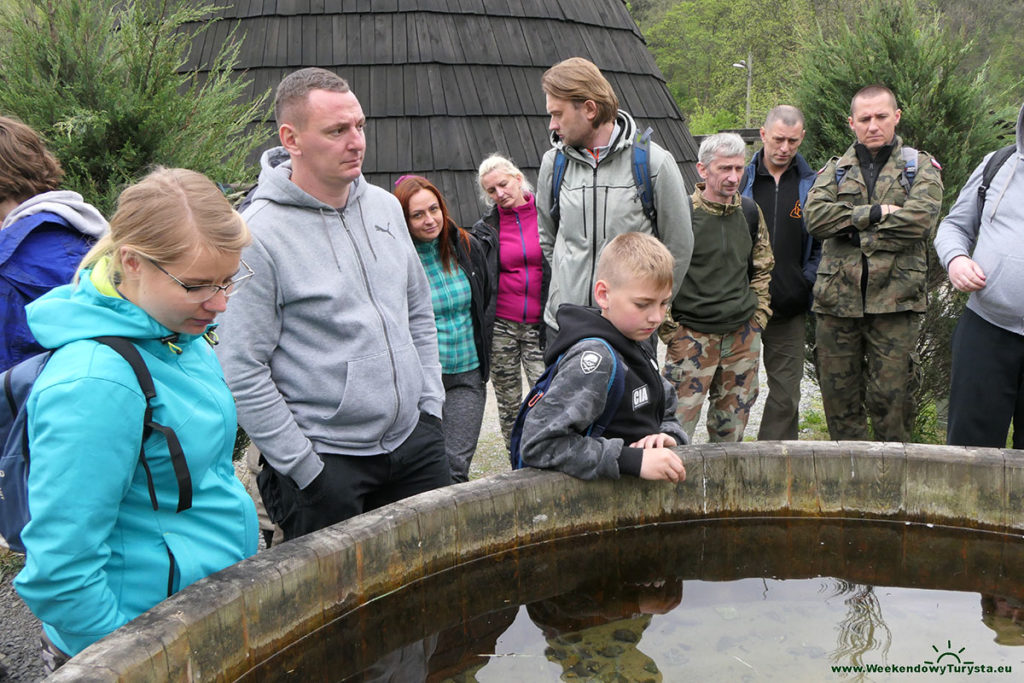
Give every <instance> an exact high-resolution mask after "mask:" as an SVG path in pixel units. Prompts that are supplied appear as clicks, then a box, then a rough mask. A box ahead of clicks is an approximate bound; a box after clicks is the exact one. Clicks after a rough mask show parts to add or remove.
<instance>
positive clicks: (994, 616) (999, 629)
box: [981, 595, 1024, 645]
mask: <svg viewBox="0 0 1024 683" xmlns="http://www.w3.org/2000/svg"><path fill="white" fill-rule="evenodd" d="M981 621H982V622H983V623H984V624H985V626H988V627H989V628H990V629H992V630H993V631H994V632H995V634H996V637H995V641H996V642H997V643H999V644H1000V645H1024V601H1021V600H1018V599H1016V598H1012V597H1006V596H1002V595H982V596H981Z"/></svg>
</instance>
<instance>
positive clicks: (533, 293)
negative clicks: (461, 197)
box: [473, 154, 551, 448]
mask: <svg viewBox="0 0 1024 683" xmlns="http://www.w3.org/2000/svg"><path fill="white" fill-rule="evenodd" d="M478 179H479V181H480V189H481V191H482V192H481V196H482V197H483V199H484V201H485V202H486V203H487V204H489V205H491V206H492V208H491V210H490V211H489V212H488V213H487V214H486V215H485V216H484V217H483V218H481V219H480V220H479V221H477V222H476V225H474V226H473V231H474V232H475V233H477V234H480V235H481V236H487V237H488V238H489V239H490V240H491V241H492V243H494V244H497V245H498V248H497V249H495V250H492V253H494V254H495V255H496V257H497V258H496V259H495V260H496V261H497V262H496V263H491V264H490V265H491V267H490V269H489V270H490V272H491V276H492V277H496V278H497V282H494V283H492V289H493V290H494V291H496V292H497V303H496V311H495V321H494V338H493V341H492V344H491V382H492V383H493V384H494V395H495V397H496V398H497V400H498V414H499V417H500V421H501V433H502V436H504V437H505V447H506V448H508V447H509V436H510V434H511V433H512V426H513V425H514V424H515V421H516V414H517V413H518V412H519V404H520V402H521V401H522V372H523V370H525V371H526V378H527V380H528V381H529V382H530V384H531V385H532V384H533V383H534V382H536V381H537V378H538V377H540V374H541V373H542V372H543V371H544V354H543V351H542V350H541V347H542V341H541V335H542V330H543V327H544V322H543V319H542V315H543V311H544V303H545V302H546V301H547V292H548V281H549V280H550V277H551V269H550V267H549V266H548V263H547V261H545V260H544V255H543V254H542V253H541V250H540V238H539V237H538V234H537V207H536V204H535V203H534V195H533V188H532V187H531V186H530V183H529V182H528V181H527V180H526V178H525V177H523V173H522V171H520V170H519V169H518V168H516V166H515V164H513V163H512V162H511V161H509V160H508V159H506V158H505V157H503V156H501V155H500V154H492V155H491V156H489V157H487V158H486V159H484V161H483V163H481V164H480V169H479V172H478Z"/></svg>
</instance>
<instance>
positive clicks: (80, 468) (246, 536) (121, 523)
mask: <svg viewBox="0 0 1024 683" xmlns="http://www.w3.org/2000/svg"><path fill="white" fill-rule="evenodd" d="M89 275H90V273H89V271H86V272H85V273H83V274H82V279H81V281H80V283H79V284H78V285H77V286H75V285H65V286H62V287H58V288H56V289H54V290H52V291H50V292H48V293H47V294H45V295H44V296H42V297H41V298H39V299H38V300H37V301H35V302H33V303H32V304H30V305H29V306H28V307H27V308H28V323H29V327H30V328H31V330H32V333H33V334H34V335H35V337H36V339H37V340H38V341H39V342H40V343H41V344H42V345H43V346H44V347H46V348H57V351H56V352H55V353H54V354H53V356H52V357H51V358H50V360H49V362H48V363H47V364H46V367H45V368H44V369H43V371H42V373H41V374H40V375H39V378H38V379H37V380H36V382H35V384H34V386H33V388H32V393H31V394H30V396H29V399H28V404H27V406H28V415H29V423H28V433H29V445H30V451H31V466H30V470H29V478H28V501H29V512H30V514H31V517H32V518H31V520H30V521H29V523H28V525H27V526H26V527H25V529H24V531H23V532H22V540H23V541H24V543H25V548H26V551H27V557H26V561H25V567H24V569H22V571H21V572H20V573H19V574H18V576H17V577H16V578H15V580H14V585H15V588H16V589H17V591H18V593H19V594H20V595H21V597H22V599H23V600H24V601H25V604H27V605H28V606H29V608H30V609H31V610H32V612H33V613H34V614H35V615H36V616H37V617H39V618H40V620H42V622H43V627H44V629H45V630H46V633H47V634H48V635H49V636H50V638H51V639H52V640H53V642H54V644H55V645H57V647H59V648H60V649H61V650H63V651H65V652H67V653H68V654H72V655H73V654H77V653H78V652H79V651H81V650H82V649H84V648H85V647H86V646H88V645H89V644H91V643H93V642H94V641H96V640H99V639H100V638H102V637H103V636H105V635H107V634H109V633H111V632H112V631H114V630H115V629H117V628H118V627H120V626H122V625H123V624H125V623H127V622H128V621H130V620H131V619H133V618H135V617H136V616H138V615H139V614H141V613H143V612H145V611H146V610H147V609H149V608H150V607H152V606H153V605H155V604H157V603H158V602H160V601H161V600H163V599H164V598H166V597H168V596H169V595H170V594H172V593H174V592H176V591H178V590H180V589H182V588H184V587H185V586H187V585H189V584H191V583H193V582H194V581H197V580H198V579H200V578H202V577H204V576H206V575H208V574H211V573H213V572H216V571H218V570H220V569H223V568H224V567H227V566H228V565H230V564H233V563H235V562H238V561H239V560H242V559H244V558H245V557H248V556H249V555H252V554H253V553H255V552H256V544H257V534H258V531H257V529H258V527H257V520H256V511H255V508H254V507H253V503H252V500H251V499H250V498H249V496H248V495H247V494H246V492H245V489H244V487H243V486H242V484H241V483H240V482H239V481H238V479H237V478H236V477H235V473H234V468H233V466H232V463H231V452H232V448H233V445H234V441H235V427H236V421H235V405H234V401H233V400H232V398H231V392H230V391H229V390H228V388H227V384H226V383H225V381H224V377H223V374H222V373H221V369H220V365H219V364H218V363H217V358H216V356H215V355H214V353H213V349H212V348H211V347H210V345H209V344H208V343H207V341H206V340H205V339H203V338H202V337H200V336H195V335H180V336H179V338H178V340H177V341H176V342H174V343H173V344H172V343H167V341H166V338H167V337H168V336H169V335H172V333H171V331H170V330H168V329H167V328H165V327H163V326H162V325H161V324H159V323H158V322H156V321H155V320H154V319H153V318H151V317H150V316H149V315H148V314H147V313H146V312H145V311H143V310H142V309H141V308H139V307H137V306H136V305H135V304H133V303H131V302H130V301H127V300H125V299H121V298H118V297H117V296H116V293H114V292H111V293H112V294H114V296H105V295H104V294H102V293H101V292H100V291H98V290H97V288H96V286H94V283H93V282H92V281H91V280H90V277H89ZM98 281H99V280H98V279H97V282H98ZM100 335H120V336H123V337H129V338H131V339H133V340H134V341H135V343H136V346H137V347H138V348H139V351H140V352H141V354H142V357H143V359H144V360H145V362H146V365H147V367H148V368H149V371H150V373H151V374H152V376H153V382H154V384H155V386H156V393H157V397H156V399H154V413H153V419H154V420H155V421H156V422H158V423H160V424H163V425H166V426H168V427H171V428H172V429H173V430H174V431H175V432H176V433H177V435H178V439H179V440H180V441H181V446H182V449H183V450H184V452H185V458H186V461H187V464H188V469H189V473H190V475H191V480H192V506H191V508H189V509H187V510H184V511H182V512H176V509H177V506H178V483H177V479H176V477H175V473H174V470H173V467H172V464H171V459H170V454H169V452H168V449H167V442H166V440H165V439H164V437H163V436H162V435H160V434H158V433H153V434H151V435H150V436H149V437H148V438H147V439H146V442H145V452H146V460H147V461H148V463H149V467H150V471H151V473H152V479H153V484H154V487H155V493H156V499H157V503H158V508H159V509H157V510H154V509H153V505H152V503H151V500H150V494H149V489H148V485H147V476H146V472H145V470H144V468H143V467H142V465H141V464H140V462H139V446H140V441H141V439H142V418H143V413H144V410H145V399H144V398H143V395H142V392H141V390H140V389H139V386H138V382H137V380H136V378H135V375H134V373H133V372H132V369H131V367H130V366H129V365H128V363H127V362H125V360H124V359H122V358H121V357H120V356H119V355H118V354H117V353H116V352H115V351H113V350H112V349H110V348H108V347H106V346H103V345H102V344H99V343H97V342H95V341H92V340H91V339H90V337H95V336H100ZM162 339H164V341H162ZM58 347H59V348H58Z"/></svg>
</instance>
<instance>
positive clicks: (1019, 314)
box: [935, 106, 1024, 335]
mask: <svg viewBox="0 0 1024 683" xmlns="http://www.w3.org/2000/svg"><path fill="white" fill-rule="evenodd" d="M993 153H994V152H993ZM991 156H992V154H991V153H990V154H988V155H986V156H985V158H984V159H982V161H981V163H980V164H979V165H978V167H977V168H976V169H974V173H972V174H971V177H970V178H969V179H968V180H967V184H966V185H964V187H963V189H962V190H960V196H959V197H957V200H956V203H955V204H953V208H951V209H950V210H949V214H948V215H947V216H946V217H945V218H944V219H943V220H942V223H940V224H939V229H938V232H937V233H936V236H935V251H936V252H937V253H938V255H939V260H940V261H941V262H942V266H943V267H944V268H946V269H947V270H948V269H949V262H950V261H952V260H953V259H954V258H956V257H957V256H961V255H966V256H970V257H971V258H972V259H973V260H974V261H975V262H976V263H977V264H978V265H979V266H981V269H982V271H983V272H984V273H985V286H984V287H983V288H982V289H979V290H978V291H976V292H972V293H971V296H970V298H969V299H968V300H967V307H968V308H969V309H971V310H972V311H974V312H975V313H977V314H978V315H980V316H981V317H982V318H984V319H985V320H987V321H988V322H990V323H992V324H993V325H996V326H997V327H1001V328H1003V329H1004V330H1008V331H1010V332H1013V333H1015V334H1021V335H1024V294H1022V293H1024V106H1022V107H1021V110H1020V113H1019V114H1018V116H1017V150H1016V152H1014V153H1013V154H1011V155H1010V158H1008V159H1007V160H1006V162H1005V163H1004V164H1003V165H1002V167H1001V168H1000V169H999V172H998V173H996V175H995V177H994V178H993V179H992V184H991V185H990V186H989V188H988V192H987V193H986V199H985V208H984V211H983V212H982V213H981V215H979V214H978V204H979V202H978V187H979V186H980V185H981V176H982V173H983V172H984V169H985V163H986V162H987V161H988V159H989V157H991ZM972 250H973V253H972Z"/></svg>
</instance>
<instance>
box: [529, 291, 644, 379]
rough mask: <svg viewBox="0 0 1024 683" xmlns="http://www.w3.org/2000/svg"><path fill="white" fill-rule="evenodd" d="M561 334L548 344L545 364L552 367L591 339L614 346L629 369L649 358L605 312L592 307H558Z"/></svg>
mask: <svg viewBox="0 0 1024 683" xmlns="http://www.w3.org/2000/svg"><path fill="white" fill-rule="evenodd" d="M557 318H558V332H557V333H556V334H555V338H554V339H552V340H550V341H549V342H548V346H547V349H545V351H544V362H545V364H548V365H550V364H551V363H554V362H555V361H556V360H557V359H558V357H559V356H561V355H562V354H563V353H565V352H566V351H568V350H569V349H570V348H571V347H572V346H573V345H574V344H576V342H578V341H580V340H581V339H586V338H587V337H599V338H601V339H604V340H605V341H606V342H608V343H609V344H611V345H612V347H614V348H615V350H616V351H618V352H619V353H620V354H621V355H622V357H623V358H624V359H626V363H627V364H628V365H633V364H636V363H645V362H646V358H645V355H644V353H643V352H642V351H641V349H640V342H635V341H633V340H632V339H629V338H627V337H626V336H625V335H624V334H622V333H621V332H619V330H618V328H617V327H615V325H613V324H612V323H611V321H609V320H608V319H607V318H605V317H604V316H603V315H601V310H600V309H598V308H593V307H590V306H577V305H576V304H562V305H561V306H559V307H558V314H557Z"/></svg>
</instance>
